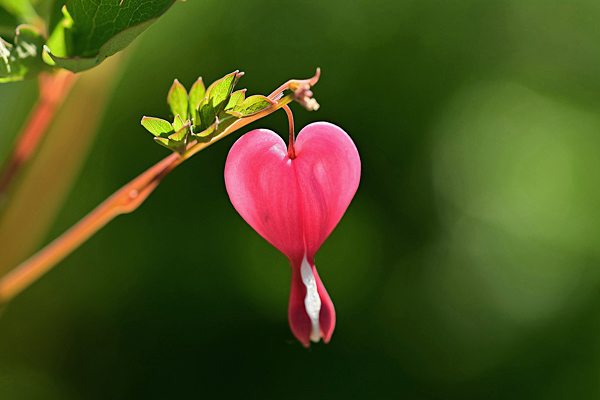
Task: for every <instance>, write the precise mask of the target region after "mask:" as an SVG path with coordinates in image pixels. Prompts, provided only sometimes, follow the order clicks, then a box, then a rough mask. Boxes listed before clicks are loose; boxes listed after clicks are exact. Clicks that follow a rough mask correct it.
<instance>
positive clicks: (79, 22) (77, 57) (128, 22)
mask: <svg viewBox="0 0 600 400" xmlns="http://www.w3.org/2000/svg"><path fill="white" fill-rule="evenodd" d="M174 2H175V0H96V1H91V0H67V4H66V12H63V13H64V14H65V17H64V19H67V20H68V19H69V18H71V19H72V21H73V23H72V27H71V28H69V29H67V30H65V32H64V38H63V43H62V44H60V43H58V44H57V43H56V41H54V42H53V43H49V44H48V48H47V52H48V55H49V56H50V58H51V59H52V62H54V63H55V65H56V66H58V67H61V68H65V69H68V70H70V71H73V72H80V71H84V70H86V69H89V68H92V67H95V66H96V65H98V64H100V63H101V62H102V61H104V60H105V59H106V58H107V57H110V56H112V55H113V54H115V53H117V52H119V51H121V50H123V49H124V48H125V47H127V46H128V45H129V44H130V43H131V42H132V41H133V40H134V39H135V38H136V37H137V36H139V35H140V34H141V33H142V32H143V31H145V30H146V29H147V28H148V27H149V26H150V25H152V24H153V23H154V22H156V20H157V19H158V18H159V17H160V16H161V15H162V14H164V13H165V12H166V11H167V10H168V9H169V8H170V7H171V6H172V5H173V3H174ZM67 22H68V21H67ZM62 25H63V24H60V23H59V24H58V25H57V28H56V29H63V28H61V26H62ZM53 35H54V32H53V33H52V34H51V36H53ZM58 36H60V35H58Z"/></svg>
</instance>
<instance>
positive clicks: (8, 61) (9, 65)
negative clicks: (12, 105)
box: [0, 25, 45, 82]
mask: <svg viewBox="0 0 600 400" xmlns="http://www.w3.org/2000/svg"><path fill="white" fill-rule="evenodd" d="M43 45H44V38H43V36H42V35H41V33H40V32H39V31H38V30H37V29H36V28H35V27H33V26H29V25H20V26H19V27H17V30H16V34H15V40H14V44H10V43H8V42H6V41H4V40H2V39H1V38H0V82H11V81H20V80H22V79H24V78H26V77H28V76H32V75H35V74H37V73H38V72H39V71H41V70H42V69H44V67H45V64H44V63H43V62H42V56H41V51H42V46H43Z"/></svg>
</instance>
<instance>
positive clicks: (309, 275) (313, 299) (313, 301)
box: [300, 254, 321, 342]
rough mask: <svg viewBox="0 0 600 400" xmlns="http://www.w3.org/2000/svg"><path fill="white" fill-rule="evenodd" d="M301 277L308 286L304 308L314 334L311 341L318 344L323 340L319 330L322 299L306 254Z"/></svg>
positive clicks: (301, 267)
mask: <svg viewBox="0 0 600 400" xmlns="http://www.w3.org/2000/svg"><path fill="white" fill-rule="evenodd" d="M300 275H301V276H302V282H303V283H304V286H306V297H305V298H304V307H305V308H306V313H307V314H308V317H309V318H310V323H311V325H312V332H311V333H310V340H312V341H313V342H318V341H319V340H320V339H321V330H320V328H319V313H320V312H321V298H320V297H319V293H318V292H317V282H316V280H315V276H314V275H313V271H312V268H311V267H310V264H309V263H308V260H307V259H306V254H305V255H304V259H303V260H302V265H301V266H300Z"/></svg>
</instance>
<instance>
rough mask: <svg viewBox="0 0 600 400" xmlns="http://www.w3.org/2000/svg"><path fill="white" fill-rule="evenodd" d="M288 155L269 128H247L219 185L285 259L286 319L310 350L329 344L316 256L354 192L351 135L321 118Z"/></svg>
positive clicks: (356, 174) (356, 164)
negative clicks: (316, 344)
mask: <svg viewBox="0 0 600 400" xmlns="http://www.w3.org/2000/svg"><path fill="white" fill-rule="evenodd" d="M290 154H291V157H292V158H290V156H289V155H288V149H286V145H285V143H284V141H283V140H282V139H281V137H279V136H278V135H277V134H275V133H274V132H272V131H270V130H267V129H256V130H253V131H251V132H249V133H247V134H245V135H244V136H242V137H241V138H240V139H238V141H237V142H236V143H235V144H234V145H233V147H232V148H231V150H230V151H229V155H228V156H227V162H226V164H225V186H226V187H227V193H229V198H230V199H231V202H232V203H233V206H234V207H235V209H236V210H237V211H238V212H239V213H240V215H241V216H242V218H244V220H246V222H247V223H248V224H250V226H251V227H252V228H254V229H255V230H256V231H257V232H258V233H259V234H260V235H261V236H262V237H263V238H265V239H266V240H267V241H269V242H270V243H271V244H272V245H273V246H275V247H276V248H277V249H278V250H279V251H281V252H282V253H283V254H284V255H285V256H286V257H287V258H288V259H289V261H290V266H291V267H292V287H291V293H290V304H289V309H288V319H289V323H290V327H291V329H292V332H293V333H294V336H296V338H297V339H298V340H299V341H300V342H301V343H302V344H303V345H304V346H305V347H308V346H309V345H310V341H311V340H312V341H313V342H318V341H319V340H320V339H321V338H323V341H324V342H325V343H327V342H329V340H330V339H331V335H332V333H333V329H334V327H335V310H334V308H333V303H332V302H331V299H330V298H329V295H328V294H327V291H326V290H325V287H324V286H323V283H322V282H321V279H320V278H319V275H318V274H317V270H316V268H315V264H314V257H315V253H316V252H317V250H318V249H319V247H321V244H323V242H324V241H325V239H326V238H327V237H328V236H329V234H330V233H331V231H332V230H333V228H335V226H336V225H337V223H338V222H339V221H340V219H341V218H342V215H343V214H344V212H345V211H346V208H348V205H349V204H350V201H351V200H352V197H354V193H356V189H357V188H358V183H359V180H360V158H359V156H358V151H357V150H356V146H355V145H354V142H352V139H350V136H348V134H347V133H346V132H344V131H343V130H342V129H341V128H339V127H337V126H335V125H333V124H330V123H327V122H317V123H313V124H310V125H308V126H306V127H305V128H304V129H302V130H301V131H300V133H299V134H298V140H297V141H296V143H295V145H292V148H291V151H290Z"/></svg>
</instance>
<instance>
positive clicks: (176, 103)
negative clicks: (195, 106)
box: [167, 79, 188, 125]
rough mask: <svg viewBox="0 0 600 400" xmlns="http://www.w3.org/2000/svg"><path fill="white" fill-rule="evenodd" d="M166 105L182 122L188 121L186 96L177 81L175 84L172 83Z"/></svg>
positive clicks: (185, 92)
mask: <svg viewBox="0 0 600 400" xmlns="http://www.w3.org/2000/svg"><path fill="white" fill-rule="evenodd" d="M167 103H169V107H170V108H171V112H172V113H173V115H179V116H180V117H181V119H182V120H184V121H185V120H187V119H188V94H187V91H186V90H185V88H184V87H183V85H182V84H181V83H179V81H178V80H177V79H175V82H173V85H172V86H171V89H170V90H169V94H168V95H167ZM182 125H183V123H182Z"/></svg>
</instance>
